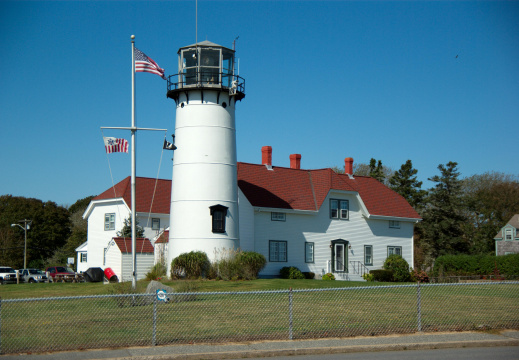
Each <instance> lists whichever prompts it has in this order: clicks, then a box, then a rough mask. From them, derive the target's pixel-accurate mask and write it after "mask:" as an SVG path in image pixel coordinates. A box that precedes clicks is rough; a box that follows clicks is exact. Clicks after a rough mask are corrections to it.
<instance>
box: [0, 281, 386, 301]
mask: <svg viewBox="0 0 519 360" xmlns="http://www.w3.org/2000/svg"><path fill="white" fill-rule="evenodd" d="M161 282H162V284H164V285H168V286H171V287H172V288H173V289H178V288H181V287H184V286H185V284H184V283H185V282H186V281H185V280H177V281H170V280H166V281H161ZM190 282H191V283H193V284H194V286H196V287H197V289H198V291H199V292H211V291H260V290H280V289H283V290H286V289H289V288H290V287H292V288H293V289H315V288H330V287H332V288H342V287H351V286H366V285H367V284H368V283H366V282H361V281H358V282H357V281H321V280H287V279H258V280H252V281H213V280H193V281H190ZM148 283H149V282H148V281H145V280H141V281H138V282H137V291H136V292H137V293H143V292H145V291H146V286H148ZM374 284H377V285H388V284H389V283H369V285H374ZM130 286H131V283H130V282H125V283H123V284H103V283H48V284H46V283H43V284H9V285H2V286H0V298H1V299H4V300H5V299H26V298H35V297H38V298H39V297H55V296H84V295H107V294H114V293H118V292H119V289H120V288H121V287H125V288H127V289H128V292H129V287H130Z"/></svg>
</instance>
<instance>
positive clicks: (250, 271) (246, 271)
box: [236, 251, 267, 280]
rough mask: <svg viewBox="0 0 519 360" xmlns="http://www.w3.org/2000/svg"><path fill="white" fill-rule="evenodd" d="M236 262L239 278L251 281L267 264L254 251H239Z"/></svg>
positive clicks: (261, 256)
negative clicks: (238, 268)
mask: <svg viewBox="0 0 519 360" xmlns="http://www.w3.org/2000/svg"><path fill="white" fill-rule="evenodd" d="M236 262H237V263H238V264H239V266H240V270H241V271H240V273H241V274H240V275H241V278H243V279H245V280H253V279H256V278H257V277H258V273H259V272H260V271H261V270H262V269H263V268H264V267H265V265H266V264H267V259H265V256H263V255H262V254H259V253H257V252H254V251H241V252H238V254H237V255H236Z"/></svg>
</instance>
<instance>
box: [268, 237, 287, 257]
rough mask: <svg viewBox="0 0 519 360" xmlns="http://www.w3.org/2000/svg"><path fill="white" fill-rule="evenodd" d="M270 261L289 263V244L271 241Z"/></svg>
mask: <svg viewBox="0 0 519 360" xmlns="http://www.w3.org/2000/svg"><path fill="white" fill-rule="evenodd" d="M269 261H270V262H286V261H287V242H286V241H278V240H270V241H269Z"/></svg>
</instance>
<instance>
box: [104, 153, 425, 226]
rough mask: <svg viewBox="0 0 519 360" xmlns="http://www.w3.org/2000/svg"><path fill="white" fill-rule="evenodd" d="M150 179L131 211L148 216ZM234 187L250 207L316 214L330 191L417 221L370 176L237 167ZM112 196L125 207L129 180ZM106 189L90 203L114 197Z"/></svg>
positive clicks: (159, 206)
mask: <svg viewBox="0 0 519 360" xmlns="http://www.w3.org/2000/svg"><path fill="white" fill-rule="evenodd" d="M154 186H155V179H149V178H140V177H139V178H137V179H136V194H137V211H138V212H148V211H149V208H150V204H151V198H152V195H153V189H154ZM238 186H239V188H240V189H241V191H242V192H243V193H244V194H245V196H246V197H247V199H248V200H249V202H250V203H251V204H252V206H257V207H267V208H278V209H294V210H310V211H317V210H319V208H320V207H321V206H322V205H323V202H324V200H325V198H326V196H327V195H328V193H329V192H330V190H343V191H351V192H353V193H358V194H359V195H360V197H361V199H362V201H363V202H364V205H365V206H366V208H367V210H368V212H369V214H370V215H378V216H390V217H401V218H411V219H420V215H418V213H417V212H416V211H415V210H414V209H413V208H412V207H411V205H409V203H408V202H407V201H406V200H405V199H404V198H403V197H402V196H401V195H399V194H398V193H396V192H395V191H393V190H391V189H389V188H388V187H387V186H385V185H384V184H382V183H380V182H379V181H377V180H375V179H374V178H371V177H366V176H354V177H353V178H350V177H349V176H348V175H346V174H337V173H336V172H335V171H333V170H332V169H317V170H300V169H291V168H284V167H277V166H274V167H272V170H269V169H267V167H266V166H265V165H258V164H248V163H241V162H240V163H238ZM115 191H116V194H117V197H123V198H124V200H125V201H126V203H127V204H128V205H130V178H129V177H128V178H126V179H124V180H123V181H121V182H119V183H118V184H116V185H115ZM113 194H114V192H113V189H109V190H107V191H105V192H104V193H102V194H101V195H99V196H97V197H95V198H94V200H102V199H111V198H114V195H113ZM170 201H171V180H158V183H157V190H156V193H155V200H154V202H153V208H152V213H161V214H168V213H169V211H170Z"/></svg>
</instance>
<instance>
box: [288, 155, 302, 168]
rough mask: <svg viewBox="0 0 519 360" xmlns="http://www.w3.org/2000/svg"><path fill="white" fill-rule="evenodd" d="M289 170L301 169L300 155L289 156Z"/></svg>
mask: <svg viewBox="0 0 519 360" xmlns="http://www.w3.org/2000/svg"><path fill="white" fill-rule="evenodd" d="M290 168H291V169H297V170H299V169H301V154H290Z"/></svg>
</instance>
